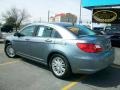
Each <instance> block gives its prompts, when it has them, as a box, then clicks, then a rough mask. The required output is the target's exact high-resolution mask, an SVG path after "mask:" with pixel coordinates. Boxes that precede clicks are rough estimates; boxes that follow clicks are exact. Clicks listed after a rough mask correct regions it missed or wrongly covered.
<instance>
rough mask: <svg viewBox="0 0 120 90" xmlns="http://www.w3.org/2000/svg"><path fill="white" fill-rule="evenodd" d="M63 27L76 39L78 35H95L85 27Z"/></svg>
mask: <svg viewBox="0 0 120 90" xmlns="http://www.w3.org/2000/svg"><path fill="white" fill-rule="evenodd" d="M64 27H65V28H66V29H67V30H69V31H70V32H72V33H73V34H74V35H76V36H78V37H79V36H80V35H96V33H95V32H93V31H92V30H91V29H89V28H87V27H86V26H80V25H75V26H73V25H71V26H64Z"/></svg>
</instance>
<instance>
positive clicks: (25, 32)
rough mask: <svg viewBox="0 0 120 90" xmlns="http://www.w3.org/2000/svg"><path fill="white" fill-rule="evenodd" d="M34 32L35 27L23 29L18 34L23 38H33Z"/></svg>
mask: <svg viewBox="0 0 120 90" xmlns="http://www.w3.org/2000/svg"><path fill="white" fill-rule="evenodd" d="M34 31H35V26H28V27H26V28H24V29H23V30H22V31H21V32H20V33H21V34H22V35H24V36H33V35H34Z"/></svg>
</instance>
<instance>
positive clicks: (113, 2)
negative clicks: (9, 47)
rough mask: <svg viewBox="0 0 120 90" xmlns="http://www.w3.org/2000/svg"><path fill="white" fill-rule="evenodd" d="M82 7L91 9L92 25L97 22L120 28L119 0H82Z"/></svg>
mask: <svg viewBox="0 0 120 90" xmlns="http://www.w3.org/2000/svg"><path fill="white" fill-rule="evenodd" d="M82 7H83V8H86V9H89V10H91V11H92V25H91V26H92V27H94V25H95V24H96V23H98V25H100V24H106V25H108V24H110V25H111V26H116V27H119V28H120V0H102V1H101V0H82ZM94 23H95V24H94Z"/></svg>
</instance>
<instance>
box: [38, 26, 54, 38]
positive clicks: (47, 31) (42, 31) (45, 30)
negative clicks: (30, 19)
mask: <svg viewBox="0 0 120 90" xmlns="http://www.w3.org/2000/svg"><path fill="white" fill-rule="evenodd" d="M52 31H53V29H52V28H50V27H47V26H39V28H38V32H37V36H39V37H51V34H52Z"/></svg>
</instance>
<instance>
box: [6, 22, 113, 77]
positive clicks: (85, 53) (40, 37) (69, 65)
mask: <svg viewBox="0 0 120 90" xmlns="http://www.w3.org/2000/svg"><path fill="white" fill-rule="evenodd" d="M5 53H6V55H7V56H8V57H10V58H13V57H15V56H16V55H19V56H21V57H25V58H27V59H31V60H34V61H37V62H40V63H42V64H45V65H48V66H49V67H50V69H51V71H52V73H53V74H54V75H55V76H56V77H58V78H66V77H69V76H70V75H71V73H84V74H92V73H95V72H97V71H100V70H102V69H104V68H106V67H108V66H109V65H111V64H112V63H113V60H114V49H113V48H112V47H111V42H110V40H109V39H108V38H106V37H105V36H98V35H96V34H95V33H94V32H93V31H92V30H90V29H88V28H87V27H85V26H82V25H76V24H68V23H33V24H30V25H27V26H25V27H24V28H23V29H22V30H20V31H19V32H17V33H15V34H14V35H11V36H9V37H7V38H6V40H5Z"/></svg>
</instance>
